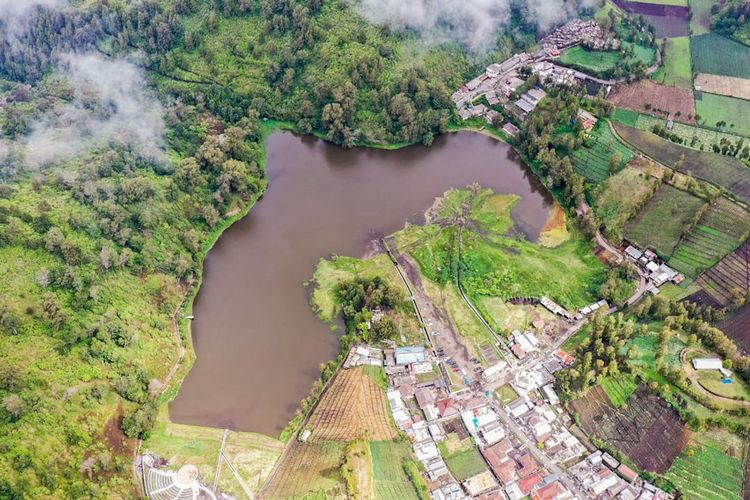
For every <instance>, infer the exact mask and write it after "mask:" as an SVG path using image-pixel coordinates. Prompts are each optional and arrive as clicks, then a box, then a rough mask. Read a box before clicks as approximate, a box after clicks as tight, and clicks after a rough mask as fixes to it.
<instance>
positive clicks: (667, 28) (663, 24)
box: [641, 13, 690, 40]
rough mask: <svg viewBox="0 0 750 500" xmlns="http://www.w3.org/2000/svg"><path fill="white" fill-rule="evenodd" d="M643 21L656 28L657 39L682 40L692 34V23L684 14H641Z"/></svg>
mask: <svg viewBox="0 0 750 500" xmlns="http://www.w3.org/2000/svg"><path fill="white" fill-rule="evenodd" d="M641 15H642V16H643V19H644V20H645V21H646V22H647V23H648V24H650V25H651V26H653V27H654V35H655V36H656V38H657V39H659V40H661V39H663V38H668V39H669V38H680V37H685V36H687V35H688V34H689V33H690V31H689V30H690V21H689V20H688V18H687V16H686V15H685V14H683V13H670V14H669V15H653V14H641Z"/></svg>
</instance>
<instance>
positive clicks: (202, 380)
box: [170, 132, 552, 436]
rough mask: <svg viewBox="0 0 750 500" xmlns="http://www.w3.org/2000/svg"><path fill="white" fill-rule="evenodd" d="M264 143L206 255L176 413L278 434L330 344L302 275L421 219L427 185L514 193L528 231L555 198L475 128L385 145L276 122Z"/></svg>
mask: <svg viewBox="0 0 750 500" xmlns="http://www.w3.org/2000/svg"><path fill="white" fill-rule="evenodd" d="M266 147H267V152H268V161H267V171H268V176H269V187H268V190H267V192H266V194H265V196H264V197H263V199H262V200H260V201H259V202H258V203H257V204H256V205H255V206H254V207H253V208H252V210H251V211H250V213H249V214H248V215H247V217H245V218H243V219H242V220H241V221H239V222H237V223H236V224H234V225H233V226H232V227H230V228H229V229H228V230H227V231H226V232H225V233H224V234H223V235H222V236H221V238H219V241H218V242H217V243H216V245H215V246H214V247H213V248H212V249H211V251H210V252H209V253H208V256H207V257H206V261H205V267H204V275H203V285H202V287H201V289H200V292H199V293H198V296H197V298H196V300H195V304H194V307H193V313H194V315H195V320H194V321H193V325H192V331H193V342H194V345H195V350H196V353H197V361H196V362H195V365H194V366H193V369H192V370H191V372H190V374H189V375H188V376H187V378H186V379H185V381H184V383H183V385H182V388H181V389H180V393H179V395H178V396H177V398H176V399H175V400H174V401H173V402H172V403H171V404H170V415H171V418H172V420H173V421H175V422H179V423H186V424H197V425H206V426H212V427H228V428H232V429H236V430H243V431H254V432H260V433H263V434H267V435H271V436H276V435H278V433H279V432H280V431H281V429H283V427H284V426H285V425H286V424H287V423H288V421H289V420H290V419H291V418H292V417H293V416H294V412H295V410H296V409H297V406H298V403H299V401H300V400H301V399H302V398H304V397H306V396H307V395H308V394H309V391H310V388H311V387H312V384H313V382H314V381H315V379H317V378H318V377H319V368H318V367H319V365H320V364H321V363H323V362H326V361H328V360H331V359H333V358H334V357H336V355H337V353H338V336H337V334H336V333H334V332H332V331H331V329H330V328H329V326H328V325H326V324H325V323H323V322H322V321H321V320H320V319H318V318H317V317H316V316H315V314H314V313H313V311H312V309H311V308H310V304H309V298H308V293H307V291H306V289H305V287H304V282H305V281H307V280H309V279H310V278H311V277H312V274H313V272H314V269H315V265H316V264H317V262H318V261H319V260H320V258H321V257H327V256H330V255H332V254H338V255H351V256H362V255H363V254H364V253H365V252H366V250H367V248H368V244H369V243H370V242H371V241H372V239H373V238H374V237H376V236H378V235H386V234H390V233H392V232H395V231H396V230H398V229H400V228H401V227H403V226H404V223H405V221H407V220H409V221H411V222H420V221H421V220H422V214H423V212H424V210H425V209H426V208H428V207H429V206H430V205H431V204H432V203H433V201H434V199H435V197H437V196H440V195H441V194H442V193H443V192H445V191H446V190H448V189H449V188H452V187H463V186H466V185H468V184H470V183H472V182H478V183H480V184H481V185H483V186H487V187H490V188H492V189H493V190H495V191H496V192H498V193H515V194H518V195H520V196H521V197H522V199H521V201H520V202H519V203H518V205H516V207H515V209H514V211H513V218H514V220H515V223H516V227H517V229H518V230H520V231H522V232H524V233H525V234H526V235H527V236H528V237H529V238H531V239H534V238H536V237H537V236H538V235H539V232H540V231H541V229H542V228H543V227H544V224H545V222H546V220H547V217H548V215H549V212H550V208H551V206H552V199H551V197H550V196H549V194H548V193H547V191H546V190H545V189H544V188H543V187H542V186H541V184H540V183H539V181H538V180H537V178H536V177H535V176H534V174H533V173H532V172H531V171H530V170H529V169H528V168H527V167H526V166H524V165H523V164H522V163H521V162H520V160H519V159H518V157H517V155H516V154H515V153H514V152H513V151H512V150H511V149H510V147H509V146H507V145H506V144H503V143H500V142H498V141H496V140H494V139H491V138H489V137H486V136H484V135H481V134H476V133H470V132H460V133H456V134H448V135H444V136H441V137H439V138H437V139H436V140H435V142H434V144H433V145H432V146H431V147H429V148H428V147H423V146H412V147H409V148H405V149H401V150H398V151H384V150H377V149H363V148H362V149H351V150H344V149H341V148H339V147H336V146H333V145H330V144H327V143H325V142H323V141H320V140H318V139H314V138H310V137H300V136H296V135H294V134H292V133H288V132H281V133H275V134H273V135H271V136H270V137H269V138H268V140H267V144H266Z"/></svg>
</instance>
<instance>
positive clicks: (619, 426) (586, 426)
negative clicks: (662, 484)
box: [570, 386, 690, 474]
mask: <svg viewBox="0 0 750 500" xmlns="http://www.w3.org/2000/svg"><path fill="white" fill-rule="evenodd" d="M570 407H571V410H572V411H573V412H574V413H575V414H576V415H577V416H578V418H579V420H580V422H581V427H582V428H583V430H584V431H585V432H586V433H587V434H588V435H590V436H593V437H595V438H597V439H599V440H601V441H604V442H605V443H606V445H607V446H608V447H611V448H614V449H616V450H618V451H620V452H622V453H624V454H625V455H626V456H627V457H628V458H630V460H632V461H633V463H635V465H636V466H638V468H640V469H644V470H647V471H650V472H655V473H657V474H664V473H665V472H666V471H667V470H669V468H670V467H671V466H672V462H673V461H674V460H675V458H676V457H677V456H678V455H679V453H680V451H681V450H682V448H683V446H684V444H685V443H686V442H687V440H688V439H689V437H690V431H689V430H688V429H687V427H686V426H685V424H684V423H683V422H682V420H681V419H680V416H679V414H678V413H677V412H676V411H675V410H673V409H672V408H671V407H670V406H669V405H668V404H667V403H666V402H665V401H664V400H663V399H661V398H659V397H658V396H655V395H653V394H651V393H650V392H649V391H648V389H646V388H645V387H643V386H641V387H639V388H638V389H637V390H636V392H635V393H634V394H633V396H632V397H631V398H630V399H629V400H628V404H627V406H623V407H621V408H616V407H615V406H614V405H613V404H612V401H611V400H610V399H609V397H608V396H607V393H606V392H605V391H604V389H602V388H601V387H600V386H596V387H594V388H592V389H589V391H588V392H587V393H586V395H585V396H583V397H581V398H579V399H576V400H574V401H572V402H571V403H570Z"/></svg>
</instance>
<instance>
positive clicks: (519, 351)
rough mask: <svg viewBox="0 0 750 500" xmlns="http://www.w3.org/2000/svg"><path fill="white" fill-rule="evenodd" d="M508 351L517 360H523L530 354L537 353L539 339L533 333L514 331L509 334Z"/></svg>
mask: <svg viewBox="0 0 750 500" xmlns="http://www.w3.org/2000/svg"><path fill="white" fill-rule="evenodd" d="M511 339H512V342H513V343H512V344H511V345H510V351H511V352H512V353H513V354H514V355H515V356H516V357H517V358H518V359H525V358H526V356H528V355H529V354H530V353H533V352H537V351H539V339H538V338H537V336H536V335H534V333H533V332H529V331H526V332H521V331H519V330H514V331H513V332H512V333H511Z"/></svg>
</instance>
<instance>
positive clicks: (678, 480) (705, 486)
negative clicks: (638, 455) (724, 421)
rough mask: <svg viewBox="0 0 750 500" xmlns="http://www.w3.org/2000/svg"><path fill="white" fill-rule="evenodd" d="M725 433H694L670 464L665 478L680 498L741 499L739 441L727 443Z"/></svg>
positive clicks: (740, 444) (741, 475) (742, 468)
mask: <svg viewBox="0 0 750 500" xmlns="http://www.w3.org/2000/svg"><path fill="white" fill-rule="evenodd" d="M723 434H726V433H711V434H709V433H706V434H697V435H695V436H694V438H693V439H692V440H691V441H690V443H689V444H688V446H686V447H685V450H683V452H682V453H681V454H680V456H679V457H677V459H676V460H675V461H674V464H672V467H670V469H669V471H668V472H667V474H666V476H667V479H669V480H670V481H671V482H672V484H674V485H675V487H676V488H677V489H678V490H679V491H680V493H681V494H682V495H683V497H684V498H690V499H697V500H698V499H712V500H713V499H716V500H720V499H726V498H742V482H743V476H744V472H745V471H744V467H743V464H742V451H743V450H742V448H743V444H742V442H741V441H740V440H739V439H737V438H735V437H734V436H731V435H730V436H729V438H730V439H731V440H732V441H737V443H727V442H725V440H724V439H717V438H723V437H724V436H723Z"/></svg>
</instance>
